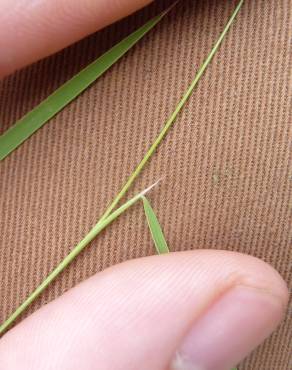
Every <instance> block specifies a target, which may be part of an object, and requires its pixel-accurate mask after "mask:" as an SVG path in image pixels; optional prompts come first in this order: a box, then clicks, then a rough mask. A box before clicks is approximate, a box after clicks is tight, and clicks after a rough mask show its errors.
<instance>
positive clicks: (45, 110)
mask: <svg viewBox="0 0 292 370" xmlns="http://www.w3.org/2000/svg"><path fill="white" fill-rule="evenodd" d="M169 10H170V8H169V9H167V10H166V11H165V12H163V13H161V14H160V15H157V16H156V17H154V18H152V19H151V20H149V21H148V22H147V23H146V24H144V25H143V26H142V27H140V28H139V29H138V30H136V31H134V32H133V33H132V34H130V35H129V36H128V37H126V38H125V39H124V40H122V41H121V42H119V43H118V44H116V45H115V46H114V47H112V48H111V49H110V50H108V51H107V52H106V53H105V54H103V55H102V56H101V57H99V58H98V59H97V60H95V61H94V62H93V63H91V64H90V65H89V66H87V67H86V68H85V69H83V70H82V71H81V72H79V73H78V74H77V75H75V76H74V77H73V78H71V79H70V80H69V81H67V82H66V83H65V84H64V85H62V86H61V87H59V88H58V89H57V90H56V91H55V92H54V93H53V94H51V95H50V96H49V97H48V98H46V99H45V100H44V101H42V102H41V103H40V104H39V105H38V106H37V107H35V108H34V109H33V110H31V111H30V112H29V113H27V114H26V115H25V116H24V117H23V118H21V119H20V120H19V121H17V122H16V123H15V124H14V125H13V126H12V127H11V128H10V129H8V130H7V131H6V132H5V133H4V134H3V135H2V136H0V160H3V159H4V158H6V157H7V155H8V154H10V153H11V152H12V151H13V150H14V149H16V148H17V147H18V146H19V145H20V144H21V143H23V142H24V141H25V140H26V139H28V138H29V137H30V136H31V135H32V134H33V133H34V132H35V131H37V130H38V129H39V128H41V127H42V126H43V125H44V124H45V123H46V122H48V121H49V120H50V119H51V118H52V117H54V116H55V115H56V114H57V113H58V112H60V111H61V110H62V109H63V108H64V107H65V106H66V105H67V104H69V103H70V102H71V101H72V100H73V99H75V98H76V97H77V96H78V95H79V94H81V93H82V92H83V91H84V90H85V89H86V88H87V87H88V86H89V85H91V84H92V83H93V82H94V81H95V80H96V79H97V78H99V77H100V76H102V75H103V74H104V73H105V72H106V71H107V70H108V69H109V68H110V67H111V66H112V65H113V64H115V63H116V62H117V61H118V60H119V59H120V58H121V57H122V56H123V55H124V54H125V53H126V52H127V51H129V50H130V49H131V48H132V47H133V46H134V45H135V44H136V43H137V42H138V41H139V40H140V39H141V38H142V37H143V36H145V35H146V34H147V33H148V32H149V31H150V30H151V29H152V28H153V27H154V26H155V25H156V24H157V23H158V22H159V21H160V20H161V19H162V18H163V16H164V15H165V14H166V13H167V12H168V11H169Z"/></svg>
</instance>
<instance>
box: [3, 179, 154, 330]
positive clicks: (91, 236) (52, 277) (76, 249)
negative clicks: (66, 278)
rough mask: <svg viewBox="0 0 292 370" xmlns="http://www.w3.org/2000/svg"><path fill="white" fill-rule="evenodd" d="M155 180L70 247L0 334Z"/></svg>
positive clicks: (8, 320) (6, 323)
mask: <svg viewBox="0 0 292 370" xmlns="http://www.w3.org/2000/svg"><path fill="white" fill-rule="evenodd" d="M156 184H157V182H156V183H155V184H153V185H151V186H150V187H149V188H147V189H145V190H143V191H142V192H141V193H139V194H137V195H136V196H134V197H133V198H132V199H130V200H128V201H127V202H126V203H125V204H123V205H122V206H121V207H120V208H118V209H117V210H115V211H114V212H113V213H111V214H110V216H109V217H108V218H107V219H105V220H104V221H102V222H98V223H97V224H96V225H95V226H94V227H93V228H92V229H91V230H90V231H89V233H88V234H87V235H86V236H85V237H84V238H83V239H82V240H81V241H80V242H79V243H78V244H77V245H76V246H75V247H74V248H73V249H72V251H71V252H70V253H69V254H68V255H67V256H66V257H65V258H64V259H63V261H62V262H61V263H60V264H59V265H58V266H57V267H56V268H55V269H54V270H53V271H52V272H51V273H50V274H49V275H48V276H47V277H46V278H45V280H44V281H43V282H42V283H41V284H40V285H39V286H38V287H37V288H36V289H35V291H34V292H33V293H32V294H31V295H30V296H29V297H28V298H27V299H26V300H25V301H24V302H23V303H22V304H21V305H20V306H19V307H18V308H17V309H16V310H15V311H14V312H13V313H12V315H11V316H10V317H8V319H7V320H5V322H4V323H3V324H1V325H0V335H2V334H3V333H4V332H5V331H6V330H7V329H8V328H9V326H10V325H11V324H12V323H13V322H14V321H15V320H16V319H17V318H18V317H19V316H20V315H21V314H22V313H23V312H24V311H25V310H26V309H27V308H28V306H30V305H31V303H33V302H34V301H35V300H36V299H37V298H38V296H39V295H40V294H41V293H42V292H43V291H44V290H45V289H46V288H47V287H48V285H49V284H50V283H51V282H52V281H53V280H55V279H56V277H57V276H58V275H59V274H60V273H61V272H62V271H63V270H64V269H65V268H66V267H67V266H68V265H69V264H70V263H71V262H72V261H73V260H74V259H75V257H77V256H78V255H79V254H80V253H81V252H82V251H83V250H84V248H85V247H86V246H87V245H88V244H89V243H90V242H91V241H92V240H93V239H94V238H95V237H96V236H97V235H98V234H99V233H100V232H101V231H102V230H103V229H105V228H106V227H107V226H108V225H109V224H111V223H112V222H113V221H114V220H115V219H116V218H117V217H119V216H120V215H121V214H122V213H124V212H125V211H126V210H127V209H128V208H130V207H131V206H133V205H134V204H135V203H136V202H137V201H138V200H141V199H142V197H143V196H144V194H146V193H148V192H149V191H150V190H151V189H152V188H153V187H154V186H155V185H156Z"/></svg>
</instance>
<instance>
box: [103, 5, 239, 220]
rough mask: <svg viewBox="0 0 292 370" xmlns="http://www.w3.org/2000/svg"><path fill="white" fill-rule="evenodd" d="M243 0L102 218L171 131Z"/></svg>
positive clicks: (104, 216) (112, 207)
mask: <svg viewBox="0 0 292 370" xmlns="http://www.w3.org/2000/svg"><path fill="white" fill-rule="evenodd" d="M243 2H244V0H240V2H239V3H238V5H237V7H236V8H235V10H234V12H233V14H232V15H231V17H230V19H229V21H228V22H227V24H226V26H225V28H224V30H223V32H222V33H221V35H220V36H219V38H218V40H217V41H216V43H215V45H214V46H213V49H212V50H211V52H210V54H209V55H208V56H207V58H206V60H205V61H204V63H203V64H202V66H201V67H200V68H199V71H198V72H197V74H196V76H195V78H194V80H193V81H192V83H191V84H190V86H189V88H188V89H187V91H186V92H185V94H184V95H183V97H182V99H181V100H180V102H179V103H178V105H177V106H176V108H175V110H174V112H173V113H172V115H171V116H170V117H169V119H168V120H167V121H166V123H165V125H164V127H163V129H162V130H161V132H160V133H159V135H158V136H157V138H156V139H155V141H154V142H153V144H152V145H151V146H150V148H149V149H148V151H147V153H146V154H145V156H144V157H143V159H142V160H141V162H140V163H139V164H138V166H137V167H136V168H135V170H134V171H133V173H132V174H131V175H130V177H129V178H128V180H127V181H126V183H125V184H124V186H123V187H122V189H121V190H120V192H119V193H118V195H117V196H116V197H115V198H114V200H113V201H112V203H111V204H110V205H109V207H108V208H107V209H106V211H105V213H104V214H103V215H102V217H101V220H103V219H105V218H107V216H108V215H109V214H110V213H111V212H112V210H113V209H114V208H115V207H116V206H117V205H118V203H119V201H120V200H121V199H122V198H123V196H124V195H125V194H126V192H127V191H128V190H129V188H130V186H131V185H132V183H133V182H134V181H135V179H136V178H137V176H138V175H139V174H140V173H141V171H142V170H143V168H144V167H145V165H146V163H147V162H148V161H149V160H150V158H151V157H152V155H153V154H154V153H155V151H156V149H157V147H158V146H159V144H160V143H161V141H162V140H163V139H164V137H165V136H166V135H167V133H168V132H169V130H170V128H171V127H172V125H173V124H174V122H175V120H176V118H177V116H178V114H179V113H180V111H181V110H182V108H183V107H184V105H185V104H186V102H187V101H188V99H189V97H190V96H191V94H192V92H193V90H194V88H195V87H196V86H197V84H198V82H199V81H200V79H201V77H202V75H203V74H204V72H205V71H206V69H207V67H208V65H209V64H210V62H211V61H212V59H213V57H214V55H215V54H216V52H217V50H218V49H219V47H220V45H221V43H222V42H223V40H224V38H225V36H226V34H227V32H228V31H229V29H230V27H231V25H232V24H233V22H234V20H235V18H236V16H237V14H238V12H239V11H240V9H241V7H242V5H243Z"/></svg>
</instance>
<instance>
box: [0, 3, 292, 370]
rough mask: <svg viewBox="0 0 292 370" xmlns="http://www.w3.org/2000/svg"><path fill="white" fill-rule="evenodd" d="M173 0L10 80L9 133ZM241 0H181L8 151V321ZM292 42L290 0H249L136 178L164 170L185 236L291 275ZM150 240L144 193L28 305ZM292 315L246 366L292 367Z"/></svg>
mask: <svg viewBox="0 0 292 370" xmlns="http://www.w3.org/2000/svg"><path fill="white" fill-rule="evenodd" d="M166 5H167V2H163V1H162V2H157V3H156V4H153V5H151V6H150V7H148V8H147V9H144V10H143V11H141V12H139V13H137V14H136V15H134V16H131V17H129V18H128V19H126V20H123V21H122V22H119V23H118V24H115V25H113V26H111V27H109V28H107V29H105V30H103V31H101V32H99V33H97V34H96V35H93V36H91V37H89V38H87V39H85V40H83V41H81V42H80V43H78V44H76V45H74V46H72V47H70V48H68V49H66V50H64V51H63V52H61V53H59V54H57V55H55V56H53V57H51V58H48V59H47V60H44V61H41V62H39V63H37V64H35V65H34V66H32V67H29V68H27V69H26V70H24V71H21V72H18V73H16V74H15V75H13V76H11V77H9V78H6V79H5V80H4V81H3V82H1V83H0V108H1V109H0V131H1V133H2V132H3V131H4V130H5V129H7V128H8V127H9V126H10V125H11V124H12V123H13V122H14V121H15V120H16V119H17V118H19V117H21V116H22V115H23V114H24V113H25V112H26V111H28V110H29V109H31V108H32V107H34V106H35V105H36V104H37V103H38V102H40V101H41V100H42V99H43V98H44V97H46V96H47V95H48V94H49V93H51V92H52V91H53V90H54V89H55V88H56V87H58V86H59V85H60V84H62V83H63V82H64V81H66V80H67V79H68V78H69V77H70V76H72V75H74V73H76V72H77V71H79V70H80V69H81V68H82V67H84V66H85V65H87V64H88V63H89V62H90V61H92V60H94V59H95V58H96V57H97V56H98V55H100V54H101V53H102V52H103V51H105V50H106V49H108V48H109V47H110V46H111V45H113V44H114V43H115V42H117V41H118V40H120V39H121V38H122V37H123V36H125V35H127V34H128V33H129V32H131V31H132V30H134V29H135V28H136V27H137V26H138V25H140V24H142V23H143V22H145V21H146V19H148V18H149V17H150V16H152V15H153V14H156V13H157V12H158V11H159V10H160V9H162V8H163V7H164V6H166ZM235 5H236V2H235V1H227V0H213V1H212V0H207V1H206V0H197V1H183V2H182V3H181V4H180V5H178V6H177V7H176V9H175V10H174V11H172V13H171V15H169V16H168V17H167V18H165V19H164V20H163V21H162V22H161V23H160V24H159V25H158V27H157V28H156V29H155V30H154V31H152V32H151V34H149V35H148V36H147V37H146V38H144V39H143V40H142V41H141V42H140V43H139V44H138V45H137V46H136V47H135V48H134V49H133V50H132V51H131V52H129V53H128V54H127V56H125V57H124V58H123V59H122V60H121V61H120V62H119V63H118V64H116V65H115V66H114V67H113V68H112V69H111V70H110V71H109V72H108V73H107V74H106V75H105V76H103V77H102V78H101V79H100V80H99V81H98V82H97V83H95V84H94V85H93V86H92V87H91V88H89V89H88V90H87V91H86V92H85V93H84V94H82V96H81V97H79V98H78V99H77V100H76V101H75V102H73V103H72V104H71V105H70V106H69V107H67V108H66V109H64V111H63V112H62V113H60V114H59V115H58V116H57V117H56V118H54V119H53V120H51V122H50V123H48V124H47V125H45V126H44V127H43V128H42V129H41V130H39V131H38V132H37V133H36V134H35V135H34V136H33V137H32V138H31V139H30V140H28V141H26V142H25V144H24V145H22V146H21V147H20V148H19V149H18V150H17V151H15V152H14V153H13V154H12V155H11V156H9V157H8V158H7V159H6V160H4V161H3V162H1V163H0V178H1V181H0V209H1V214H0V230H1V235H0V279H1V293H0V294H1V305H0V306H1V307H0V321H2V320H4V318H6V317H7V315H9V313H11V312H12V311H13V310H14V309H15V308H16V306H17V305H18V304H19V303H20V302H21V301H22V300H23V299H24V298H25V297H26V296H27V295H28V294H29V293H30V292H31V291H32V290H33V289H34V288H35V287H36V286H37V285H38V284H39V283H40V281H41V280H42V279H43V278H44V277H45V276H46V275H47V274H48V272H49V271H50V270H51V269H52V268H53V267H54V266H55V265H56V264H57V263H58V262H59V261H60V260H61V259H62V258H63V257H64V256H65V255H66V254H67V253H68V252H69V251H70V250H71V248H72V247H73V246H74V245H75V244H76V242H78V241H79V240H80V239H81V238H82V236H84V235H85V234H86V232H87V231H88V230H89V229H90V227H91V226H92V225H93V224H94V223H95V222H96V220H97V219H98V216H99V215H100V214H101V213H102V211H103V210H104V209H105V207H106V205H108V203H109V202H110V200H111V199H112V197H113V196H114V194H115V193H116V192H117V190H118V189H119V188H120V187H121V184H122V183H123V181H124V180H125V179H126V177H127V176H128V175H129V174H130V172H131V171H132V170H133V168H134V166H135V165H136V164H137V162H138V161H139V159H140V158H141V157H142V155H143V153H144V152H145V151H146V148H147V147H148V146H149V144H150V142H152V140H153V139H154V138H155V136H156V135H157V133H158V131H159V130H160V129H161V128H162V126H163V124H164V121H165V119H166V118H167V117H168V116H169V114H170V113H171V111H172V110H173V109H174V107H175V105H176V103H177V102H178V100H179V98H180V96H181V95H182V93H183V92H184V90H185V89H186V87H187V86H188V84H189V83H190V81H191V79H192V77H193V76H194V73H195V71H196V69H197V68H198V66H199V65H200V63H201V62H202V61H203V59H204V57H205V56H206V55H207V54H208V52H209V50H210V48H211V46H212V44H213V42H214V41H215V40H216V38H217V37H218V34H219V33H220V31H221V30H222V28H223V26H224V25H225V23H226V21H227V19H228V17H229V15H230V14H231V12H232V11H233V9H234V7H235ZM291 40H292V1H291V0H277V1H271V0H247V1H246V4H245V6H244V9H243V10H242V12H241V13H240V15H239V17H238V20H237V22H236V24H235V25H234V27H233V28H232V30H231V32H230V33H229V35H228V37H227V38H226V40H225V41H224V44H223V46H222V47H221V49H220V51H219V53H218V54H217V55H216V57H215V60H214V61H213V63H212V65H211V66H210V67H209V68H208V71H207V73H206V74H205V76H204V78H203V79H202V81H201V82H200V84H199V87H198V88H197V90H196V92H195V93H194V94H193V95H192V97H191V99H190V101H189V103H188V105H187V107H186V109H184V111H183V113H182V114H181V115H180V117H179V119H178V121H177V122H176V124H175V126H174V128H173V129H172V130H171V132H170V133H169V135H168V136H167V138H166V140H165V141H164V142H163V144H162V145H161V146H160V148H159V150H158V152H157V153H156V155H155V157H154V158H153V159H152V160H151V162H150V163H149V164H148V166H147V168H146V170H145V171H144V172H143V174H142V176H141V177H140V178H139V179H138V181H137V182H136V183H135V186H134V187H133V189H132V192H136V191H138V190H140V189H143V188H144V187H145V186H147V185H149V184H151V183H153V182H154V181H156V180H157V179H158V178H160V177H162V176H164V180H163V182H162V184H161V185H160V187H159V188H157V189H156V191H153V192H152V193H151V195H150V198H151V201H152V204H153V207H154V208H155V209H156V211H157V213H158V216H159V219H160V220H161V223H162V225H163V226H164V230H165V233H166V235H167V238H168V241H169V244H170V246H171V249H172V250H186V249H190V248H224V249H229V250H235V251H241V252H244V253H250V254H252V255H254V256H258V257H260V258H262V259H264V260H265V261H267V262H269V263H271V264H272V265H273V266H274V267H275V268H277V269H278V270H279V271H280V273H281V274H282V276H283V277H284V278H285V279H286V281H288V282H290V283H291V280H292V279H291V277H292V276H291V270H292V268H291V267H292V258H291V257H292V251H291V245H292V227H291V222H292V151H291V149H292V120H291V118H292V114H291V113H292V112H291V106H292V95H291V86H292V85H291V83H292V74H291V68H292V60H291V55H292V54H291V51H292V50H291V48H292V44H291ZM153 253H154V249H153V246H152V243H151V240H150V237H149V232H148V230H147V227H146V224H145V219H144V215H143V211H142V209H141V207H139V206H138V207H135V208H134V209H132V210H131V211H129V212H128V213H127V214H126V215H125V216H123V217H121V218H120V219H119V220H118V221H117V222H115V223H114V224H113V225H112V226H111V227H110V229H108V230H106V231H105V232H104V233H103V234H102V235H101V236H100V237H99V238H98V239H96V240H95V241H94V242H93V243H92V244H91V246H90V247H89V248H88V249H87V250H86V251H85V252H84V253H82V255H81V256H80V257H79V258H78V259H77V260H76V261H75V262H74V263H73V264H72V265H71V267H70V268H69V269H67V271H66V272H65V273H63V274H62V276H61V277H60V278H59V279H58V280H57V281H56V282H55V283H54V284H53V285H52V286H51V287H50V288H49V289H48V290H47V292H46V293H45V294H44V295H43V296H42V297H41V298H40V299H39V300H38V301H37V302H36V304H34V305H33V307H32V308H31V309H30V310H29V313H31V312H32V311H34V310H36V309H37V308H38V307H40V306H41V305H43V304H45V303H46V302H48V301H50V300H52V299H53V298H55V297H57V296H58V295H60V294H61V293H62V292H64V291H65V290H67V289H68V288H70V287H72V286H74V285H76V284H77V283H78V282H79V281H82V280H84V279H86V278H87V277H89V276H91V275H92V274H94V273H96V272H97V271H100V270H102V269H104V268H106V267H107V266H109V265H111V264H115V263H118V262H120V261H124V260H126V259H129V258H134V257H138V256H144V255H151V254H153ZM290 286H291V285H290ZM291 322H292V320H291V310H290V313H289V314H288V315H287V319H286V322H285V323H283V325H282V326H281V328H280V329H279V330H278V331H277V333H275V334H274V335H273V336H272V337H271V338H270V339H269V340H267V341H266V342H265V344H264V345H263V346H261V347H260V348H259V349H258V350H257V351H255V352H254V353H253V354H252V355H251V356H250V357H249V358H248V359H247V360H246V361H245V362H244V363H243V364H242V365H241V369H249V370H251V369H252V370H253V369H256V370H288V369H291V362H289V361H291V360H290V355H291V343H292V334H291ZM239 335H240V333H239ZM289 365H290V366H289Z"/></svg>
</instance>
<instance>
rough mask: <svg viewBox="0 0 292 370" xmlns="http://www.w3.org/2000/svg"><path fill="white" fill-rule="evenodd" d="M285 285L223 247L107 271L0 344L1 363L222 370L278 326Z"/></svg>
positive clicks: (12, 368)
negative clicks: (223, 249)
mask: <svg viewBox="0 0 292 370" xmlns="http://www.w3.org/2000/svg"><path fill="white" fill-rule="evenodd" d="M286 303H287V288H286V286H285V283H284V282H283V280H282V278H281V277H280V276H279V275H278V273H277V272H276V271H275V270H273V269H272V268H271V267H270V266H268V265H267V264H265V263H264V262H262V261H260V260H258V259H256V258H253V257H249V256H245V255H241V254H238V253H232V252H223V251H194V252H183V253H172V254H169V255H164V256H153V257H147V258H142V259H138V260H133V261H129V262H126V263H123V264H120V265H117V266H114V267H112V268H109V269H107V270H105V271H103V272H101V273H99V274H97V275H95V276H94V277H92V278H90V279H89V280H87V281H85V282H84V283H82V284H80V285H79V286H77V287H76V288H74V289H72V290H70V291H69V292H67V293H66V294H64V295H63V296H62V297H60V298H59V299H57V300H56V301H54V302H52V303H50V304H48V305H47V306H45V307H43V308H42V309H40V310H39V311H37V312H36V313H34V314H33V315H32V316H30V317H29V318H28V319H26V320H24V321H23V322H22V323H21V324H19V325H18V326H17V327H15V328H14V329H12V330H11V331H10V332H9V333H8V334H6V335H5V336H4V337H3V338H2V340H1V341H0V358H1V362H0V369H1V370H4V369H5V370H16V369H20V368H21V369H22V370H28V369H29V370H39V369H42V370H49V369H50V370H51V369H52V370H53V369H62V370H75V369H76V370H77V369H78V370H79V369H84V370H97V369H98V370H137V369H139V370H149V369H151V370H165V369H170V368H171V369H175V370H198V369H200V370H230V369H231V367H232V366H234V365H236V364H237V363H238V362H239V361H240V360H241V359H243V358H244V357H245V356H246V355H247V354H248V353H249V352H250V351H252V350H253V349H254V348H255V347H256V346H257V345H258V344H259V343H260V342H262V341H263V340H264V339H265V338H266V337H267V336H268V335H269V334H270V333H271V332H272V331H273V330H274V329H275V328H276V326H277V325H278V323H279V322H280V320H281V319H282V317H283V312H284V308H285V306H286Z"/></svg>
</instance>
